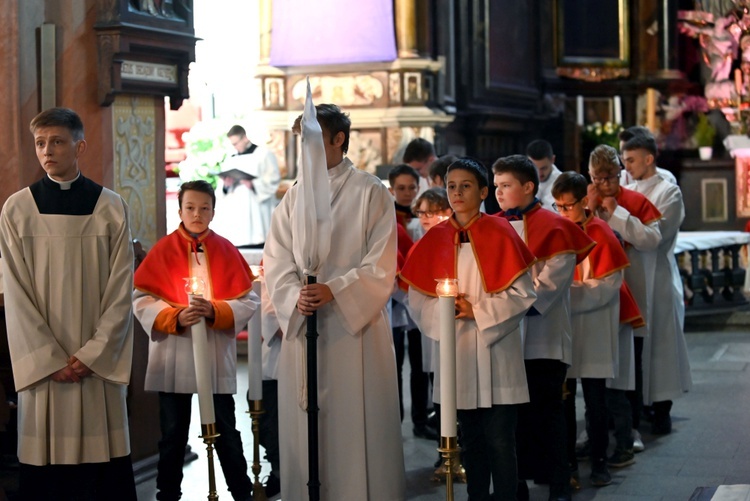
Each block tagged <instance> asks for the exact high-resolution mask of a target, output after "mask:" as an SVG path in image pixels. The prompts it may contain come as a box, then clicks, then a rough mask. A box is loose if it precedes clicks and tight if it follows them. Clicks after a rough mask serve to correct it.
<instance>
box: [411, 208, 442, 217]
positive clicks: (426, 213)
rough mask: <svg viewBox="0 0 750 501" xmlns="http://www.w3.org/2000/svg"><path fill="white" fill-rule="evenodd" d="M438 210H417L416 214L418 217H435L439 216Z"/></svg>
mask: <svg viewBox="0 0 750 501" xmlns="http://www.w3.org/2000/svg"><path fill="white" fill-rule="evenodd" d="M437 214H438V211H430V210H415V211H414V215H415V216H417V217H433V216H437Z"/></svg>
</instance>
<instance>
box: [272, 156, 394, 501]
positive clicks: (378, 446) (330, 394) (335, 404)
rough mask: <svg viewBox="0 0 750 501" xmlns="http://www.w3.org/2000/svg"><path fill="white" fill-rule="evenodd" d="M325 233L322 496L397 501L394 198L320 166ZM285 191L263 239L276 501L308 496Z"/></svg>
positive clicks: (301, 333) (354, 172)
mask: <svg viewBox="0 0 750 501" xmlns="http://www.w3.org/2000/svg"><path fill="white" fill-rule="evenodd" d="M328 176H329V180H330V191H331V215H332V218H333V231H332V235H331V250H330V254H329V255H328V258H327V260H326V261H325V263H324V264H323V266H322V268H321V270H320V273H319V275H318V283H325V284H327V285H328V287H329V288H330V289H331V292H332V293H333V296H334V300H333V301H332V302H331V303H329V304H327V305H325V306H323V307H322V308H320V309H319V310H318V315H317V316H318V326H317V330H318V333H319V335H320V337H319V338H318V340H317V347H318V350H317V351H318V403H319V408H320V412H319V415H318V419H319V444H320V449H319V458H320V482H321V487H320V493H321V499H326V500H334V499H336V500H338V499H342V500H343V499H356V500H362V501H365V500H370V501H376V500H382V501H392V500H393V501H397V500H400V499H403V498H404V490H405V476H404V475H405V474H404V458H403V448H402V443H401V442H402V439H401V424H400V412H399V405H398V385H397V381H396V358H395V353H394V349H393V339H392V333H391V327H390V323H389V321H388V314H387V310H386V303H387V302H388V300H389V298H390V296H391V292H392V290H393V283H394V278H395V275H396V216H395V213H394V206H393V199H392V198H391V195H390V193H389V192H388V190H387V189H386V188H385V186H383V183H382V182H381V181H380V180H379V179H377V178H376V177H374V176H372V175H370V174H367V173H366V172H364V171H360V170H358V169H356V168H354V166H353V165H352V163H351V162H350V161H349V160H348V159H344V161H343V162H342V163H341V164H339V165H338V166H336V167H334V168H332V169H329V170H328ZM298 188H299V186H293V187H292V188H291V189H290V190H289V191H288V192H287V194H286V195H285V196H284V198H283V199H282V201H281V204H280V205H279V207H277V208H276V210H275V211H274V214H273V218H272V222H271V231H270V233H269V236H268V240H267V241H266V245H265V249H264V254H263V265H264V268H265V280H266V285H267V286H268V291H269V294H270V296H271V300H272V302H273V305H274V309H275V310H276V315H277V318H278V320H279V325H280V326H281V329H282V331H283V332H284V340H283V342H282V343H281V359H280V362H279V363H280V365H279V374H278V375H279V429H280V430H282V433H280V437H279V442H280V443H279V445H280V452H281V478H283V479H284V480H283V481H282V498H283V499H293V500H304V499H307V485H306V484H307V480H308V464H307V414H306V412H305V410H303V409H302V408H301V406H300V403H301V401H302V400H304V398H302V397H303V396H304V395H305V388H306V381H305V373H306V364H305V351H306V339H305V318H306V317H304V316H302V315H300V313H299V312H298V311H297V308H296V304H297V300H298V299H299V292H300V289H301V288H302V286H303V283H304V276H303V266H302V265H301V264H300V263H301V262H302V258H301V256H296V255H295V253H294V251H293V240H294V234H293V232H292V231H291V228H293V227H294V221H293V219H294V217H295V215H294V205H295V200H296V199H297V190H298Z"/></svg>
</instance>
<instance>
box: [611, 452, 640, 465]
mask: <svg viewBox="0 0 750 501" xmlns="http://www.w3.org/2000/svg"><path fill="white" fill-rule="evenodd" d="M633 463H635V454H633V449H615V452H614V453H612V455H611V456H610V457H609V458H607V466H609V467H611V468H624V467H626V466H630V465H631V464H633Z"/></svg>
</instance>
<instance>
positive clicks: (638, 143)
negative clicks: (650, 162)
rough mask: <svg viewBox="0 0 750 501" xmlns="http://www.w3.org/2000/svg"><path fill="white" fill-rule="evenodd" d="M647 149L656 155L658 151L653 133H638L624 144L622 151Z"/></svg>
mask: <svg viewBox="0 0 750 501" xmlns="http://www.w3.org/2000/svg"><path fill="white" fill-rule="evenodd" d="M633 150H646V151H648V152H649V153H651V154H652V155H653V156H654V157H656V153H657V151H658V149H657V147H656V139H655V138H654V136H653V134H651V133H649V134H648V135H645V134H636V135H634V136H633V137H631V138H630V139H628V140H627V141H625V144H623V145H622V151H633Z"/></svg>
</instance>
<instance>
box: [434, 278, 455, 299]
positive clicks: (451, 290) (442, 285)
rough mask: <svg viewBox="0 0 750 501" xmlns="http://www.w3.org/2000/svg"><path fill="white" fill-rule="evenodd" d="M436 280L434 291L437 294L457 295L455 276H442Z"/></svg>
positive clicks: (442, 295) (443, 295)
mask: <svg viewBox="0 0 750 501" xmlns="http://www.w3.org/2000/svg"><path fill="white" fill-rule="evenodd" d="M436 281H437V283H438V284H437V287H435V292H436V293H437V295H438V296H441V297H445V296H453V297H457V296H458V279H457V278H442V279H439V280H436Z"/></svg>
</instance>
